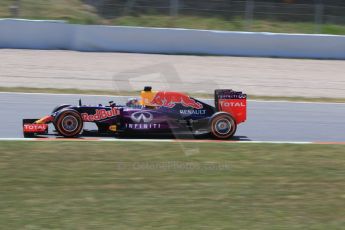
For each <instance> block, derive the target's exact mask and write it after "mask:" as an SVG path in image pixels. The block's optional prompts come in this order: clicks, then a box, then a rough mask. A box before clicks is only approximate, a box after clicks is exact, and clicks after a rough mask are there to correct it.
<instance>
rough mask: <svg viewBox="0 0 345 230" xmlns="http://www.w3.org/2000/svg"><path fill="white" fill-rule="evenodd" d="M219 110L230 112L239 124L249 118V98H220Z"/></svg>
mask: <svg viewBox="0 0 345 230" xmlns="http://www.w3.org/2000/svg"><path fill="white" fill-rule="evenodd" d="M218 110H219V111H224V112H227V113H230V114H231V115H232V116H233V117H234V119H235V120H236V123H237V124H239V123H242V122H245V121H246V119H247V99H245V98H242V99H219V100H218Z"/></svg>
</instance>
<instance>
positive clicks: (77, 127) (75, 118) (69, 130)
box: [54, 109, 83, 138]
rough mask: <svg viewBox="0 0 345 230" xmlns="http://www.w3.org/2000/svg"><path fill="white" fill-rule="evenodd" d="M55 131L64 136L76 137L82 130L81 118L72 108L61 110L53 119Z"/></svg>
mask: <svg viewBox="0 0 345 230" xmlns="http://www.w3.org/2000/svg"><path fill="white" fill-rule="evenodd" d="M54 125H55V129H56V131H57V132H58V133H59V134H60V135H61V136H64V137H69V138H71V137H77V136H78V135H79V134H80V132H81V131H82V130H83V120H82V118H81V116H80V114H79V113H78V112H77V111H75V110H73V109H66V110H63V111H61V112H60V113H59V114H58V115H57V116H56V117H55V119H54Z"/></svg>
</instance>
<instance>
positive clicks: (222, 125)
mask: <svg viewBox="0 0 345 230" xmlns="http://www.w3.org/2000/svg"><path fill="white" fill-rule="evenodd" d="M231 127H232V125H231V122H230V121H229V120H227V119H220V120H218V121H217V122H216V124H215V130H216V132H217V133H219V134H221V135H227V134H228V133H230V132H231Z"/></svg>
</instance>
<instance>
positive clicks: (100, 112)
mask: <svg viewBox="0 0 345 230" xmlns="http://www.w3.org/2000/svg"><path fill="white" fill-rule="evenodd" d="M119 114H120V111H119V110H118V109H116V108H112V109H111V110H105V109H96V113H95V114H87V113H82V114H81V117H82V118H83V121H85V122H92V121H100V120H104V119H107V118H111V117H115V116H117V115H119Z"/></svg>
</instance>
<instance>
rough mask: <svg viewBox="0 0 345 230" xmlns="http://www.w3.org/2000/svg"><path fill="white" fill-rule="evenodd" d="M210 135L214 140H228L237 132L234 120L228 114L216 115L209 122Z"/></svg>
mask: <svg viewBox="0 0 345 230" xmlns="http://www.w3.org/2000/svg"><path fill="white" fill-rule="evenodd" d="M209 124H210V127H209V128H210V134H211V136H212V137H213V138H216V139H221V140H225V139H229V138H231V137H233V136H234V134H235V132H236V130H237V124H236V121H235V119H234V118H233V117H232V116H231V115H230V114H228V113H219V114H216V115H215V116H214V117H212V118H211V120H210V123H209Z"/></svg>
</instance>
